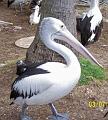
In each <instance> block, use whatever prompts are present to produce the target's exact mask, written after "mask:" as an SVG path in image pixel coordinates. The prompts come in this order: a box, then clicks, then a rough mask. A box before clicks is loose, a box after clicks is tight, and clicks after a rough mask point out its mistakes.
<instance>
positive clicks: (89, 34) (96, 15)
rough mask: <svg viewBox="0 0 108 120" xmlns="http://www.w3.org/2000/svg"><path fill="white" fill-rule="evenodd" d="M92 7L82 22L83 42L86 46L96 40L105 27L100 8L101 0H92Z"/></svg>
mask: <svg viewBox="0 0 108 120" xmlns="http://www.w3.org/2000/svg"><path fill="white" fill-rule="evenodd" d="M89 4H90V9H89V10H88V12H86V13H84V15H83V18H82V20H81V23H80V32H81V43H82V44H83V45H84V46H86V45H88V44H89V43H93V42H96V41H97V40H98V39H99V37H100V35H101V30H102V27H103V18H102V13H101V11H100V9H99V0H90V2H89Z"/></svg>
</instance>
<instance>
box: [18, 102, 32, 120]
mask: <svg viewBox="0 0 108 120" xmlns="http://www.w3.org/2000/svg"><path fill="white" fill-rule="evenodd" d="M27 107H28V106H27V104H24V105H23V106H22V112H21V113H20V120H32V119H31V118H30V117H28V116H27V115H26V113H25V112H26V108H27Z"/></svg>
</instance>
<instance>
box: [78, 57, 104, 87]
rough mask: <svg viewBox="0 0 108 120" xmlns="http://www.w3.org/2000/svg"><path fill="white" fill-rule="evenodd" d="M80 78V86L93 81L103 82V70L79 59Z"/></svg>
mask: <svg viewBox="0 0 108 120" xmlns="http://www.w3.org/2000/svg"><path fill="white" fill-rule="evenodd" d="M80 64H81V70H82V71H81V78H80V85H86V84H89V82H90V81H93V80H96V79H97V80H100V81H101V80H105V79H106V76H105V70H104V69H102V68H100V67H99V66H97V65H94V64H92V63H90V62H89V61H88V60H86V59H84V58H81V59H80Z"/></svg>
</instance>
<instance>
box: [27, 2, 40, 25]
mask: <svg viewBox="0 0 108 120" xmlns="http://www.w3.org/2000/svg"><path fill="white" fill-rule="evenodd" d="M41 2H42V0H32V1H31V3H30V8H31V12H32V13H31V15H30V20H29V22H30V24H31V25H32V24H38V23H39V21H40V16H41V14H40V9H41Z"/></svg>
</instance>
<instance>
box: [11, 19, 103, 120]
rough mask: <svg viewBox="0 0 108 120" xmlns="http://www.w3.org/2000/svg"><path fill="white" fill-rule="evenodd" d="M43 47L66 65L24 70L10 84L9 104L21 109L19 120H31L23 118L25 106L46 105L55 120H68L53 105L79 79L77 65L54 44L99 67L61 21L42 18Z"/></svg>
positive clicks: (25, 116) (50, 65)
mask: <svg viewBox="0 0 108 120" xmlns="http://www.w3.org/2000/svg"><path fill="white" fill-rule="evenodd" d="M39 34H40V38H41V40H42V41H43V43H44V44H45V45H46V46H47V47H48V48H49V49H52V50H54V51H56V52H57V53H59V54H60V55H61V56H62V57H63V58H64V59H65V60H66V64H63V63H59V62H46V63H44V64H41V65H39V66H37V67H32V68H29V69H27V70H26V71H25V72H24V73H22V74H21V75H19V76H18V77H17V78H16V80H15V81H14V82H13V84H12V88H11V95H10V98H11V99H13V101H12V103H11V104H13V103H15V104H18V105H21V106H22V112H21V115H20V118H21V120H25V119H26V120H30V118H29V117H28V116H27V115H26V114H25V110H26V108H27V106H28V105H44V104H49V105H50V107H51V110H52V113H53V116H52V117H51V118H52V119H54V120H68V119H69V118H68V117H67V116H65V115H64V114H59V113H58V112H57V110H56V109H55V107H54V105H53V104H52V102H54V101H56V100H58V99H60V98H62V97H64V96H66V95H67V94H68V93H69V92H70V91H71V90H72V89H73V88H74V87H75V86H76V84H77V83H78V80H79V79H80V75H81V67H80V63H79V61H78V59H77V57H76V56H75V54H74V53H73V52H72V51H71V50H70V49H68V48H67V47H65V46H64V45H61V44H59V43H56V42H55V41H54V40H55V39H59V40H63V41H65V42H67V43H68V44H70V45H71V46H72V47H73V48H75V49H76V50H77V51H78V52H80V53H81V54H82V55H84V56H85V57H86V58H88V59H90V60H91V61H93V62H94V63H96V64H97V65H99V66H101V65H100V64H99V63H98V62H97V61H96V59H95V58H94V57H93V56H92V55H91V54H90V53H89V52H88V50H87V49H86V48H85V47H84V46H83V45H82V44H81V43H80V42H79V41H78V40H77V39H76V38H75V37H74V36H73V35H72V34H71V33H70V32H69V31H68V30H67V28H66V26H65V25H64V24H63V22H62V21H60V20H58V19H56V18H52V17H47V18H44V19H43V20H42V22H41V25H40V30H39Z"/></svg>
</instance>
